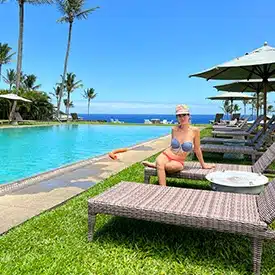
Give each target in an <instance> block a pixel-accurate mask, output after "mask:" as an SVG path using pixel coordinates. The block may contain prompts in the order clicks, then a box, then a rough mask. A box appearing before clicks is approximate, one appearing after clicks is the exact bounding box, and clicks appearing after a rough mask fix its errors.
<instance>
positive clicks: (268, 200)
mask: <svg viewBox="0 0 275 275" xmlns="http://www.w3.org/2000/svg"><path fill="white" fill-rule="evenodd" d="M101 213H104V214H110V215H115V216H122V217H127V218H134V219H141V220H148V221H155V222H161V223H167V224H175V225H180V226H185V227H191V228H198V229H206V230H215V231H219V232H227V233H235V234H240V235H246V236H249V237H250V238H251V240H252V250H253V271H254V273H255V274H260V267H261V255H262V246H263V240H265V239H275V231H273V230H270V229H268V225H269V224H270V223H271V222H272V221H273V220H274V219H275V182H274V181H273V182H270V183H269V184H268V185H267V187H266V188H265V190H264V192H262V194H260V195H247V194H235V193H225V192H215V191H206V190H194V189H186V188H177V187H166V186H160V185H149V184H142V183H135V182H121V183H119V184H117V185H115V186H114V187H112V188H111V189H109V190H107V191H105V192H103V193H102V194H100V195H98V196H96V197H94V198H91V199H89V200H88V240H89V241H92V240H93V235H94V226H95V221H96V215H97V214H101Z"/></svg>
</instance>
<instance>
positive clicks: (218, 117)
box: [209, 113, 225, 124]
mask: <svg viewBox="0 0 275 275" xmlns="http://www.w3.org/2000/svg"><path fill="white" fill-rule="evenodd" d="M222 118H223V114H222V113H217V114H216V115H215V119H214V120H210V121H209V122H210V123H211V124H219V123H220V122H221V119H222ZM223 124H225V123H223Z"/></svg>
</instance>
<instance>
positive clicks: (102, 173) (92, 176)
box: [0, 136, 170, 235]
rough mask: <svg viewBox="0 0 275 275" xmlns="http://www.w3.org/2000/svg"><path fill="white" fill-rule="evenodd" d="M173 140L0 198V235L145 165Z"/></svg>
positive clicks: (138, 148) (157, 141) (143, 146)
mask: <svg viewBox="0 0 275 275" xmlns="http://www.w3.org/2000/svg"><path fill="white" fill-rule="evenodd" d="M169 142H170V136H166V137H161V138H159V139H155V140H152V141H149V142H146V143H143V144H140V145H137V146H135V147H133V148H132V149H131V150H129V151H128V152H125V153H123V154H121V155H119V159H118V160H111V159H110V158H109V157H108V156H107V155H105V156H102V157H101V158H98V159H95V160H94V161H93V162H92V163H91V162H90V163H88V164H87V163H86V164H85V165H84V166H82V167H80V168H77V169H75V170H73V171H70V172H68V171H67V170H66V171H64V172H63V173H60V171H61V170H60V171H59V173H58V174H57V175H56V176H51V178H50V179H45V176H44V177H42V178H41V180H40V181H38V182H37V181H36V182H35V183H30V184H29V185H24V186H21V188H16V189H11V190H10V191H9V193H7V194H5V193H4V195H3V196H0V235H1V234H3V233H5V232H6V231H8V230H9V229H11V228H12V227H14V226H16V225H19V224H21V223H23V222H24V221H26V220H28V219H30V218H32V217H34V216H36V215H38V214H40V213H42V212H43V211H45V210H48V209H51V208H53V207H55V206H57V205H59V204H61V203H63V202H64V201H66V200H68V199H70V198H72V197H74V196H76V195H78V194H80V193H81V192H83V191H85V190H87V189H88V188H90V187H91V186H93V185H95V184H96V183H98V182H100V181H102V180H104V179H106V178H108V177H110V176H111V175H112V174H116V173H118V172H119V171H121V170H123V169H125V168H126V167H129V166H130V165H132V164H134V163H136V162H139V161H142V160H144V159H146V158H148V157H150V156H152V155H154V154H156V153H158V152H160V151H162V150H163V149H164V148H166V147H168V145H169Z"/></svg>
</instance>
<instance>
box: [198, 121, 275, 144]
mask: <svg viewBox="0 0 275 275" xmlns="http://www.w3.org/2000/svg"><path fill="white" fill-rule="evenodd" d="M274 121H275V116H273V117H272V118H271V119H270V120H269V121H268V123H267V125H266V127H267V128H269V127H270V126H271V125H272V124H273V123H274ZM262 134H267V133H266V132H264V129H263V128H262V129H261V130H259V131H258V132H257V133H256V135H254V136H253V137H252V138H251V139H247V140H242V139H234V138H230V137H228V138H215V137H205V138H202V139H201V143H202V144H203V143H218V144H219V143H224V142H228V141H229V142H230V143H240V142H242V143H243V142H245V145H251V146H252V145H254V144H255V143H256V141H257V140H258V139H259V138H260V136H261V135H262ZM239 136H241V134H240V135H239Z"/></svg>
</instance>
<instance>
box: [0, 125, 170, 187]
mask: <svg viewBox="0 0 275 275" xmlns="http://www.w3.org/2000/svg"><path fill="white" fill-rule="evenodd" d="M170 131H171V128H170V127H157V126H146V127H145V126H112V125H61V126H44V127H26V128H12V129H0V167H1V169H0V184H3V183H7V182H11V181H14V180H18V179H21V178H25V177H29V176H32V175H34V174H38V173H41V172H45V171H48V170H51V169H54V168H57V167H60V166H62V165H65V164H69V163H73V162H76V161H79V160H84V159H87V158H91V157H94V156H97V155H101V154H104V153H107V152H109V151H112V150H114V149H116V148H121V147H128V146H131V145H134V144H136V143H139V142H142V141H146V140H149V139H152V138H157V137H159V136H162V135H165V134H168V133H170Z"/></svg>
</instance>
